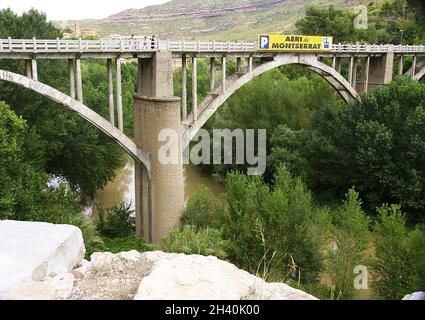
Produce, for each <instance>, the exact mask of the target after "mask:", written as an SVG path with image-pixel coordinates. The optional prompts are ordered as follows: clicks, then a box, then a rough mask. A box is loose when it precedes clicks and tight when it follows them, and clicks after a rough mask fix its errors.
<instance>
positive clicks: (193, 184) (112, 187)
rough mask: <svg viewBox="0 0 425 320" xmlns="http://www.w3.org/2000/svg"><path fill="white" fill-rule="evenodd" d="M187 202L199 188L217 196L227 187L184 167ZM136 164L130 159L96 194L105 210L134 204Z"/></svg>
mask: <svg viewBox="0 0 425 320" xmlns="http://www.w3.org/2000/svg"><path fill="white" fill-rule="evenodd" d="M184 179H185V190H184V191H185V200H187V199H188V198H190V197H191V196H192V195H193V194H195V193H196V192H197V191H198V190H199V188H201V187H202V186H206V187H208V188H210V189H211V191H212V192H213V194H214V195H215V196H217V197H218V196H220V195H221V194H222V193H224V192H225V187H224V186H223V185H222V184H220V183H217V182H216V181H215V180H214V179H213V178H212V177H211V176H208V175H206V174H205V173H203V172H202V171H201V170H200V169H199V168H197V167H194V166H185V167H184ZM134 194H135V186H134V163H133V160H131V159H129V160H128V162H127V164H126V165H125V166H124V167H123V168H122V169H120V170H119V171H118V172H117V177H116V178H115V180H114V181H112V182H109V183H108V184H107V185H106V186H105V188H103V189H102V190H99V191H98V192H97V193H96V199H97V201H98V202H99V204H100V205H101V206H102V207H103V208H110V207H111V206H112V205H113V204H114V203H119V202H122V201H124V202H126V203H129V202H130V201H131V202H132V203H133V204H134Z"/></svg>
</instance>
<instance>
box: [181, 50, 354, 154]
mask: <svg viewBox="0 0 425 320" xmlns="http://www.w3.org/2000/svg"><path fill="white" fill-rule="evenodd" d="M289 64H297V65H303V66H306V67H308V68H310V69H311V70H313V71H314V72H316V73H318V74H319V75H321V76H322V77H323V78H324V79H325V80H327V81H328V82H329V83H330V85H332V86H333V87H334V88H335V90H336V91H337V92H338V93H339V94H340V95H341V97H342V98H343V99H344V100H345V101H346V102H348V101H350V100H352V99H358V98H359V94H358V93H357V92H356V90H355V89H354V88H353V87H352V86H351V85H350V83H349V82H348V81H347V80H345V79H344V77H343V76H342V75H341V74H340V73H338V72H337V71H336V70H335V69H333V68H332V67H330V66H328V65H326V64H324V63H322V62H320V61H318V60H317V56H315V55H294V54H291V55H288V54H285V55H279V56H276V57H275V58H274V60H273V61H270V62H267V63H264V64H262V65H260V66H258V67H256V68H254V69H253V70H252V72H249V73H246V74H244V75H242V76H241V77H240V78H238V79H236V80H234V81H233V82H230V83H229V84H228V86H227V87H226V91H225V92H224V93H220V94H212V95H210V96H207V97H206V98H205V100H204V101H205V102H206V103H207V104H208V105H207V106H206V107H205V106H204V108H203V104H204V102H203V103H202V104H201V105H200V106H199V112H200V113H199V116H198V119H197V120H196V121H193V114H190V115H189V116H188V119H189V121H187V122H186V124H184V128H183V149H185V148H187V147H188V146H189V143H190V141H191V140H192V139H193V138H194V137H195V135H196V133H197V132H198V131H199V129H200V128H202V126H203V125H204V124H205V123H206V122H207V121H208V119H209V118H211V116H212V115H213V114H214V113H215V112H216V111H217V110H218V109H219V108H220V107H221V106H222V105H223V104H224V102H226V100H227V99H228V98H230V96H232V95H233V94H234V93H235V92H236V91H237V90H238V89H239V88H241V87H242V86H243V85H245V84H246V83H248V82H249V81H250V80H252V79H253V78H255V77H257V76H259V75H261V74H263V73H264V72H267V71H269V70H271V69H274V68H277V67H280V66H283V65H289ZM217 90H218V91H219V90H220V88H218V89H217Z"/></svg>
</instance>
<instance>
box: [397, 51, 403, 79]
mask: <svg viewBox="0 0 425 320" xmlns="http://www.w3.org/2000/svg"><path fill="white" fill-rule="evenodd" d="M403 72H404V56H403V55H401V56H400V62H399V65H398V75H399V76H402V75H403Z"/></svg>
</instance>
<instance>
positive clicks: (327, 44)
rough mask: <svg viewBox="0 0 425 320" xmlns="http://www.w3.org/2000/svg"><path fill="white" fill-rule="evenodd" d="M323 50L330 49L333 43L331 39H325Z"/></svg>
mask: <svg viewBox="0 0 425 320" xmlns="http://www.w3.org/2000/svg"><path fill="white" fill-rule="evenodd" d="M322 45H323V49H330V47H331V42H330V41H329V38H325V39H323V41H322Z"/></svg>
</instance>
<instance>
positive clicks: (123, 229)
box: [97, 202, 136, 238]
mask: <svg viewBox="0 0 425 320" xmlns="http://www.w3.org/2000/svg"><path fill="white" fill-rule="evenodd" d="M130 208H131V203H129V204H125V203H124V202H121V203H120V204H114V205H113V206H112V207H111V208H109V209H108V210H105V209H103V208H101V207H100V206H97V209H98V213H99V222H98V226H97V229H98V231H99V233H100V234H101V235H102V236H105V237H108V238H125V237H128V236H130V235H132V234H133V233H134V230H135V227H136V219H135V218H134V216H133V214H134V211H133V210H131V209H130Z"/></svg>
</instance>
